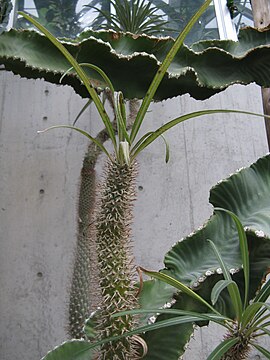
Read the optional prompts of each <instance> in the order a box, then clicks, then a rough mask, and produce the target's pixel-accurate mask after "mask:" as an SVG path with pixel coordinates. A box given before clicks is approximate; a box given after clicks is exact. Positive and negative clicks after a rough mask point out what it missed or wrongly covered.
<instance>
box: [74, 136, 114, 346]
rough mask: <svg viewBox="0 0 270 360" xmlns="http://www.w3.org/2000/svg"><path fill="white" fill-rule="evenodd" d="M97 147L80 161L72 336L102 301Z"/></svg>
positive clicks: (78, 334) (79, 332)
mask: <svg viewBox="0 0 270 360" xmlns="http://www.w3.org/2000/svg"><path fill="white" fill-rule="evenodd" d="M96 139H97V140H99V141H100V142H102V143H104V142H105V141H106V140H107V139H108V134H107V131H106V130H102V131H101V132H100V133H99V134H98V136H97V138H96ZM100 153H101V151H100V149H99V148H98V147H97V146H96V145H95V144H94V143H91V144H90V145H89V147H88V150H87V153H86V155H85V158H84V161H83V167H82V170H81V184H80V194H79V204H78V235H77V245H76V249H75V254H74V268H73V275H72V282H71V289H70V299H69V325H68V333H69V335H70V337H71V338H74V339H81V338H83V337H84V336H85V334H84V331H83V327H84V324H85V321H86V320H87V319H88V318H89V316H90V314H91V312H94V311H96V310H97V308H98V306H99V304H100V302H101V291H100V287H99V281H98V270H97V267H98V265H97V263H98V261H97V249H96V239H95V225H94V211H95V205H96V172H95V166H96V162H97V159H98V157H99V155H100Z"/></svg>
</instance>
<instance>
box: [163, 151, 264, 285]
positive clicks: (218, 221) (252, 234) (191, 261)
mask: <svg viewBox="0 0 270 360" xmlns="http://www.w3.org/2000/svg"><path fill="white" fill-rule="evenodd" d="M269 190H270V156H269V155H267V156H265V157H263V158H261V159H259V160H258V161H257V162H256V163H254V164H252V165H251V166H250V167H248V168H245V169H242V170H241V171H239V172H237V173H236V174H234V175H232V176H230V177H229V178H228V179H226V180H223V181H221V182H220V183H219V184H218V185H216V186H215V187H213V188H212V189H211V191H210V203H211V204H212V205H214V207H221V208H225V209H227V210H230V211H232V212H233V213H235V214H236V215H237V216H238V218H239V219H240V221H241V223H242V224H243V226H244V227H245V230H246V232H247V239H248V244H249V256H250V276H251V279H250V280H251V283H252V281H253V280H254V278H255V277H257V273H258V272H259V273H260V275H261V276H262V275H263V274H264V273H265V272H266V271H267V268H268V266H269V261H270V191H269ZM207 239H211V240H212V241H213V242H214V244H215V245H216V247H217V248H218V249H219V252H220V254H221V256H222V258H223V260H224V262H225V263H226V265H227V267H228V268H229V269H230V270H231V272H232V273H233V272H235V271H236V269H240V268H241V265H242V262H241V255H240V249H239V239H238V233H237V229H236V227H235V224H234V222H233V220H232V219H231V217H230V216H229V215H228V214H226V213H224V212H220V211H217V212H216V213H215V214H214V215H212V216H211V218H210V219H209V220H208V222H207V223H206V224H205V225H204V226H203V227H202V228H200V229H199V230H198V231H196V232H195V233H193V234H191V235H189V236H188V237H186V238H185V239H183V240H182V241H179V242H178V243H177V244H176V245H175V246H174V247H173V248H172V249H171V250H170V251H169V252H168V253H167V254H166V256H165V266H166V270H165V272H169V273H170V275H173V276H174V277H175V278H177V279H179V280H180V281H182V282H183V283H185V284H187V285H189V286H195V287H196V286H197V285H199V284H200V283H203V281H204V279H205V278H206V277H207V276H210V275H212V274H213V273H216V272H218V273H219V272H220V269H219V268H220V266H219V263H218V260H217V258H216V256H215V255H214V253H212V252H211V251H210V247H209V244H208V242H207Z"/></svg>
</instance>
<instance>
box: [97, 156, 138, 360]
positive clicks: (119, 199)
mask: <svg viewBox="0 0 270 360" xmlns="http://www.w3.org/2000/svg"><path fill="white" fill-rule="evenodd" d="M135 176H136V164H135V163H133V164H131V165H130V166H128V165H126V164H119V163H118V162H116V161H115V162H108V164H107V170H106V178H105V181H104V184H103V186H102V189H101V190H102V191H101V197H100V203H99V212H98V215H97V225H96V239H97V251H98V265H99V278H100V287H101V289H102V304H101V311H100V314H99V324H98V333H99V337H100V338H101V339H102V338H105V337H108V336H114V335H119V334H122V333H123V332H125V331H129V330H131V329H133V328H134V326H135V323H136V321H135V320H134V318H133V317H131V316H125V317H121V318H115V319H112V318H111V315H112V314H114V313H115V312H118V311H122V310H127V309H130V308H134V307H136V305H137V299H136V297H135V290H134V288H133V285H134V278H135V268H134V265H133V258H132V255H131V241H130V233H131V221H132V206H133V202H134V200H135ZM137 358H139V357H138V354H137V343H136V341H135V338H124V339H122V340H119V341H114V342H111V343H107V344H104V345H103V346H102V348H101V351H100V355H99V359H106V360H109V359H110V360H128V359H130V360H131V359H132V360H135V359H137Z"/></svg>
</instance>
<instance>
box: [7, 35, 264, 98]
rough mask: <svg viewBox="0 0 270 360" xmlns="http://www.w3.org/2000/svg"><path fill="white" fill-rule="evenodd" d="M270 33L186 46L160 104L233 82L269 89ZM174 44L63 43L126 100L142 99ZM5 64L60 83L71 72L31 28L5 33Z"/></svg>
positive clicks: (136, 40) (123, 40) (103, 39)
mask: <svg viewBox="0 0 270 360" xmlns="http://www.w3.org/2000/svg"><path fill="white" fill-rule="evenodd" d="M269 34H270V29H265V30H264V31H259V30H255V29H252V28H247V29H244V30H241V31H240V34H239V41H238V42H233V41H220V40H212V41H202V42H199V43H195V44H193V45H192V46H191V48H188V47H186V46H183V47H182V48H181V49H180V51H179V52H178V54H177V55H176V57H175V59H174V60H173V62H172V64H171V65H170V67H169V69H168V72H167V73H166V75H165V77H164V79H163V80H162V82H161V84H160V86H159V89H158V91H157V93H156V94H155V100H163V99H167V98H171V97H174V96H177V95H181V94H185V93H189V94H190V95H191V96H192V97H194V98H196V99H206V98H208V97H210V96H212V95H213V94H215V93H218V92H220V91H221V90H223V89H225V88H227V87H228V86H229V85H231V84H234V83H242V84H248V83H251V82H256V83H257V84H259V85H261V86H270V80H269V79H270V68H269V66H268V65H269V63H270V35H269ZM173 41H174V40H173V39H171V38H155V37H148V36H146V35H142V36H134V35H132V34H121V33H120V34H117V33H113V32H109V31H101V32H93V31H87V32H84V33H82V34H81V35H80V36H79V37H78V38H77V39H75V40H70V39H66V40H62V43H63V44H64V45H65V46H66V47H67V48H68V50H69V51H70V52H71V54H72V55H73V56H74V57H75V58H76V60H77V61H78V62H79V63H91V64H94V65H97V66H99V67H100V68H101V69H102V70H103V71H104V72H105V73H106V74H107V75H108V76H109V78H110V79H111V81H112V83H113V85H114V87H115V90H121V91H122V92H123V93H124V96H125V98H142V97H144V95H145V93H146V91H147V89H148V87H149V85H150V82H151V81H152V79H153V77H154V75H155V73H156V72H157V70H158V66H159V64H160V62H161V61H163V59H164V58H165V56H166V54H167V52H168V50H169V49H170V47H171V46H172V43H173ZM44 54H46V56H44ZM0 63H2V64H4V65H5V67H6V69H7V70H11V71H13V72H14V73H15V74H20V75H21V76H23V77H26V78H33V79H36V78H44V79H45V80H47V81H49V82H51V83H56V84H58V83H59V79H60V78H61V76H62V75H63V74H64V73H65V72H66V71H67V70H68V69H69V68H70V65H69V64H68V62H67V60H65V59H64V58H63V56H62V55H61V53H60V52H59V51H58V50H57V49H55V48H54V46H53V45H52V44H51V43H50V41H49V40H48V39H47V38H46V37H44V36H43V35H41V34H39V33H37V32H34V31H28V30H22V31H19V30H18V31H16V30H10V31H9V32H5V33H3V34H1V36H0ZM216 64H219V65H218V66H216ZM88 75H89V77H90V78H91V80H92V83H93V85H94V86H95V87H96V88H100V89H103V88H104V87H105V86H106V84H105V82H104V80H103V79H102V78H101V77H100V76H99V75H98V74H97V73H96V72H95V71H93V70H90V69H88ZM63 83H64V84H69V85H71V86H72V87H73V88H74V90H75V91H76V92H77V93H78V94H80V95H81V96H83V97H86V96H88V95H87V91H86V90H85V88H84V87H83V85H82V84H81V83H80V81H79V80H78V79H77V78H76V77H75V76H74V75H72V74H67V75H66V76H65V78H64V79H63ZM130 84H132V86H131V85H130Z"/></svg>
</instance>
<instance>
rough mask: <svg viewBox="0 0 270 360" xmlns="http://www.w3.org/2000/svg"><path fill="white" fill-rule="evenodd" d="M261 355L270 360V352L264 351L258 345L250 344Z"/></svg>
mask: <svg viewBox="0 0 270 360" xmlns="http://www.w3.org/2000/svg"><path fill="white" fill-rule="evenodd" d="M251 345H252V346H254V347H255V348H256V349H257V350H258V351H259V352H260V353H261V354H263V355H264V356H266V358H267V359H270V352H269V351H268V350H266V349H265V348H264V347H262V346H260V345H259V344H255V343H254V342H252V343H251Z"/></svg>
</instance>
